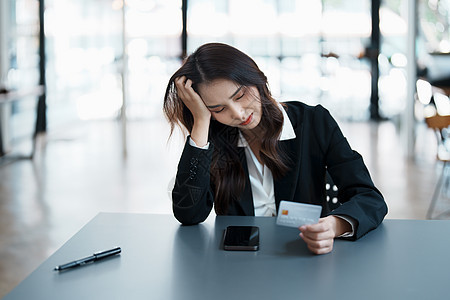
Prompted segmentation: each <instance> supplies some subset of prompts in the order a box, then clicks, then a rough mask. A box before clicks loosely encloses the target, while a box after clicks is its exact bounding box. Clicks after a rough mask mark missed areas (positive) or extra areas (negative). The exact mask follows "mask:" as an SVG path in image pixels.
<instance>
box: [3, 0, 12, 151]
mask: <svg viewBox="0 0 450 300" xmlns="http://www.w3.org/2000/svg"><path fill="white" fill-rule="evenodd" d="M10 5H11V1H9V0H6V1H5V0H0V88H3V87H6V88H9V87H8V86H7V76H8V71H9V60H8V42H9V32H10V30H8V25H9V23H10V15H9V12H10ZM10 115H11V105H10V104H5V105H0V122H1V124H0V128H1V130H2V132H1V137H2V142H3V150H5V151H6V152H7V151H9V150H10V147H11V141H10V139H11V138H10V135H9V131H10V129H9V119H10Z"/></svg>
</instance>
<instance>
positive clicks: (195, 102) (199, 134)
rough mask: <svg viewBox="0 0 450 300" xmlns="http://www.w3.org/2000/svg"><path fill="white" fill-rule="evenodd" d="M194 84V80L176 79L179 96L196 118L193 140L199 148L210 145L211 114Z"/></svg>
mask: <svg viewBox="0 0 450 300" xmlns="http://www.w3.org/2000/svg"><path fill="white" fill-rule="evenodd" d="M192 83H193V82H192V80H190V79H188V78H186V76H181V77H178V78H176V79H175V86H176V88H177V93H178V96H179V97H180V99H181V100H182V101H183V103H184V104H185V105H186V107H187V108H188V109H189V110H190V111H191V113H192V116H193V117H194V125H193V127H192V132H191V139H193V140H194V142H195V144H196V145H197V146H199V147H202V146H205V145H206V144H207V143H208V132H209V123H210V121H211V112H210V111H209V109H208V108H207V107H206V105H205V103H204V102H203V100H202V98H201V97H200V95H199V94H197V93H196V92H195V91H194V89H193V88H192Z"/></svg>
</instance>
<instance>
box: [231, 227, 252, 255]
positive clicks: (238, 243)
mask: <svg viewBox="0 0 450 300" xmlns="http://www.w3.org/2000/svg"><path fill="white" fill-rule="evenodd" d="M223 249H224V250H235V251H257V250H258V249H259V228H258V227H256V226H228V227H227V229H225V234H224V238H223Z"/></svg>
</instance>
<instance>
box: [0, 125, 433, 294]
mask: <svg viewBox="0 0 450 300" xmlns="http://www.w3.org/2000/svg"><path fill="white" fill-rule="evenodd" d="M340 124H341V128H342V130H343V132H344V134H345V135H346V136H347V138H348V140H349V141H350V144H351V145H352V146H353V148H354V149H355V150H357V151H358V152H360V153H361V154H362V155H363V157H364V158H365V161H366V164H367V166H368V168H369V170H370V172H371V174H372V176H373V179H374V181H375V183H376V184H377V185H378V187H379V188H380V190H381V191H382V192H383V193H384V195H385V198H386V201H387V203H388V206H389V214H388V218H413V219H424V218H425V214H426V209H427V207H428V205H429V202H430V199H431V196H432V192H433V189H434V186H435V183H436V181H437V177H438V175H439V170H440V169H441V167H442V166H441V165H440V164H439V163H436V162H435V156H434V151H435V149H436V147H435V139H434V135H433V133H432V132H430V131H429V130H427V129H426V128H425V127H424V126H423V125H420V126H418V128H417V143H416V147H415V153H416V155H415V158H414V159H405V156H404V151H403V148H402V145H401V143H400V137H399V133H398V128H396V126H395V125H394V124H393V123H392V122H382V123H344V122H340ZM120 132H121V131H120V127H119V124H118V123H116V122H112V121H103V122H85V123H80V124H77V126H73V127H69V128H65V129H64V130H60V131H57V132H50V133H49V134H48V135H46V136H43V137H40V139H39V145H38V151H37V154H36V157H35V158H34V160H33V161H29V160H21V161H17V162H14V163H10V164H4V165H2V166H0V298H1V297H2V296H4V295H5V294H6V293H8V292H9V291H10V290H11V289H12V288H13V287H15V286H16V285H17V284H18V283H19V282H20V281H21V280H23V279H24V278H25V277H26V276H27V275H28V274H29V273H30V272H31V271H32V270H33V269H35V268H36V267H37V266H38V265H39V264H40V263H41V262H43V261H44V260H45V259H46V258H47V257H48V256H49V255H51V254H52V253H53V252H54V251H55V250H56V249H58V248H59V247H60V246H61V245H62V244H63V243H64V242H65V241H67V240H68V239H69V238H70V237H71V236H72V235H73V234H75V233H76V232H77V231H78V230H79V229H80V228H81V227H82V226H83V225H84V224H85V223H87V222H88V221H89V220H90V219H91V218H92V217H94V216H95V215H96V214H97V213H98V212H100V211H109V212H111V211H113V212H148V213H167V214H170V213H171V203H170V200H169V197H168V185H169V182H170V181H171V178H172V176H173V175H174V173H175V170H176V164H177V161H178V157H179V154H180V151H181V147H182V144H183V143H184V140H183V138H182V137H181V135H175V136H174V137H173V138H172V140H171V141H170V142H168V141H167V137H168V125H167V124H166V122H165V120H164V119H163V118H162V117H156V118H155V119H153V120H149V121H145V122H144V121H142V122H137V121H136V122H130V123H129V125H128V131H127V132H128V137H127V142H128V157H127V158H126V159H124V157H123V155H122V146H121V143H122V140H121V135H120ZM25 146H26V145H25Z"/></svg>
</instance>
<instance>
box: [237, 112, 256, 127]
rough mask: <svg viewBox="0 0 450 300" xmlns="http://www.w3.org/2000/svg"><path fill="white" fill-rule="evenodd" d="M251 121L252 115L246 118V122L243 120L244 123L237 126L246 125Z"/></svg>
mask: <svg viewBox="0 0 450 300" xmlns="http://www.w3.org/2000/svg"><path fill="white" fill-rule="evenodd" d="M252 119H253V113H252V114H251V115H250V116H249V117H248V118H247V120H245V121H244V122H242V123H241V124H239V125H241V126H245V125H248V124H250V122H251V121H252Z"/></svg>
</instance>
